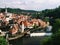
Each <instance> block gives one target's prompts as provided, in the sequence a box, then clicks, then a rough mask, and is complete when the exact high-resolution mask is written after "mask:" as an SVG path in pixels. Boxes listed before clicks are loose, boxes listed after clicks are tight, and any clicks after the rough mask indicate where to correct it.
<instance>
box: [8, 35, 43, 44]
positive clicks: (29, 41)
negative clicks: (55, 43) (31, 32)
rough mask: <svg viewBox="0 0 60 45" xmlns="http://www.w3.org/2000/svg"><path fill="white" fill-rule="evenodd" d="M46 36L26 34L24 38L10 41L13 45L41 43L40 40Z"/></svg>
mask: <svg viewBox="0 0 60 45" xmlns="http://www.w3.org/2000/svg"><path fill="white" fill-rule="evenodd" d="M43 38H44V37H41V36H37V37H36V36H35V37H29V36H24V37H22V38H19V39H16V40H12V41H9V42H10V44H11V45H40V41H41V40H42V39H43Z"/></svg>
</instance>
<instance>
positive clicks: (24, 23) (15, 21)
mask: <svg viewBox="0 0 60 45" xmlns="http://www.w3.org/2000/svg"><path fill="white" fill-rule="evenodd" d="M2 25H3V26H7V25H10V29H9V30H8V31H10V33H11V34H15V33H17V32H18V30H20V31H21V33H23V32H24V29H25V28H33V27H34V26H39V27H40V28H45V27H47V26H49V22H46V21H43V20H41V19H36V18H31V16H27V15H22V14H20V15H18V14H8V15H6V14H4V13H0V26H2Z"/></svg>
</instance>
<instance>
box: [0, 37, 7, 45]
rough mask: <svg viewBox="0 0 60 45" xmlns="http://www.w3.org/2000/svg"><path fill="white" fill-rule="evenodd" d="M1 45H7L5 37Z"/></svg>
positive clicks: (0, 40) (0, 41) (0, 39)
mask: <svg viewBox="0 0 60 45" xmlns="http://www.w3.org/2000/svg"><path fill="white" fill-rule="evenodd" d="M0 45H7V42H6V39H5V38H4V37H0Z"/></svg>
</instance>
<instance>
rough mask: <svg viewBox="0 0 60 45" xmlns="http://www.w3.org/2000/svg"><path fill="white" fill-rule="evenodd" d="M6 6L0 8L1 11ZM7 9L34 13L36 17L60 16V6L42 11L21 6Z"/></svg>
mask: <svg viewBox="0 0 60 45" xmlns="http://www.w3.org/2000/svg"><path fill="white" fill-rule="evenodd" d="M4 11H5V9H4V8H0V12H4ZM7 11H8V12H10V13H17V14H21V13H22V14H25V15H26V14H28V15H32V16H33V17H34V18H41V17H54V18H60V6H59V7H57V8H54V9H45V10H42V11H34V10H23V9H19V8H7Z"/></svg>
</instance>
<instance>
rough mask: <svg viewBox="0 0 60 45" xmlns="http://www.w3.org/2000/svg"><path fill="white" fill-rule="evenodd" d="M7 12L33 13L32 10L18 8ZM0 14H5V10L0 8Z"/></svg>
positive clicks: (8, 9)
mask: <svg viewBox="0 0 60 45" xmlns="http://www.w3.org/2000/svg"><path fill="white" fill-rule="evenodd" d="M7 11H8V12H10V13H35V12H37V11H34V10H23V9H19V8H7ZM0 12H5V8H0Z"/></svg>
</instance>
